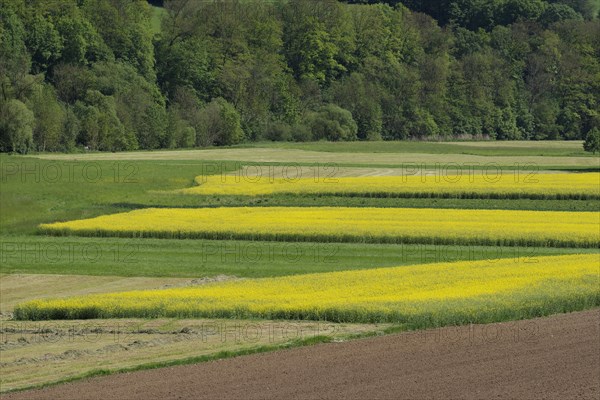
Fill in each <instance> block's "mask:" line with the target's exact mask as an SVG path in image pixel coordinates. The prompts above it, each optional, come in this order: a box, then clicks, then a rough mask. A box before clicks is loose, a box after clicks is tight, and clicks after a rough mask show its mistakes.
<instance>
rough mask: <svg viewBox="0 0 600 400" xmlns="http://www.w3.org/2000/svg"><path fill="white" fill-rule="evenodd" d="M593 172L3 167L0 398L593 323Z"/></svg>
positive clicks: (203, 161) (482, 159)
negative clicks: (227, 364)
mask: <svg viewBox="0 0 600 400" xmlns="http://www.w3.org/2000/svg"><path fill="white" fill-rule="evenodd" d="M578 145H579V146H580V145H581V144H580V143H578ZM281 146H284V147H287V148H284V149H281V148H279V147H281ZM221 160H228V161H221ZM598 160H599V159H598V157H592V156H588V155H586V154H584V153H582V152H581V151H579V150H578V147H577V146H575V145H574V144H573V143H572V142H565V143H553V142H539V143H528V144H527V145H524V144H522V143H459V144H457V143H405V142H400V143H390V144H387V143H386V144H382V143H340V144H335V143H307V144H290V143H286V144H264V145H260V147H258V148H229V149H214V150H212V149H211V150H192V151H162V152H139V153H137V152H134V153H111V154H93V153H91V154H68V155H56V154H47V155H40V156H38V157H17V156H6V155H0V172H1V176H0V180H1V182H2V185H1V190H0V201H1V202H2V207H0V259H1V260H0V261H1V262H0V289H1V294H2V296H0V311H1V315H0V325H1V326H0V333H1V334H2V335H3V336H2V342H1V343H0V352H1V355H2V360H1V361H0V372H1V374H0V385H1V388H0V390H1V391H2V392H3V393H4V392H7V391H12V390H16V389H23V388H28V387H33V386H44V385H47V384H50V383H52V382H59V381H66V380H71V379H78V378H81V377H84V376H93V375H102V374H108V373H112V372H118V371H125V370H135V369H147V368H155V367H160V366H166V365H175V364H186V363H195V362H200V361H206V360H211V359H216V358H226V357H232V356H235V355H241V354H248V353H254V352H263V351H267V350H276V349H281V348H287V347H295V346H300V345H307V344H313V343H320V342H331V341H346V340H350V339H353V338H357V337H363V336H372V335H382V334H390V333H394V332H400V331H406V330H415V329H423V328H432V327H434V328H436V327H440V326H453V325H468V324H472V323H491V322H498V321H510V320H522V319H528V318H534V317H540V316H546V315H552V314H556V313H564V312H573V311H581V310H587V309H597V308H598V307H599V306H600V252H599V247H600V233H599V232H600V207H599V205H600V193H599V191H600V181H599V180H600V173H599V172H600V165H599V163H598ZM417 162H418V163H419V164H415V163H417ZM472 162H475V163H478V164H477V165H476V166H475V167H473V166H469V165H467V164H463V163H472ZM456 163H459V165H458V168H457V165H456ZM527 163H529V164H527ZM531 163H534V164H533V165H532V164H531ZM436 164H439V165H438V166H436ZM490 166H493V167H494V171H501V173H500V174H496V175H495V176H496V177H497V178H493V177H491V176H490V175H489V174H491V170H490ZM459 171H460V172H459ZM459 177H460V178H459ZM515 177H516V179H515ZM184 239H185V240H184ZM65 319H68V321H63V320H65ZM526 322H527V321H524V322H523V323H526ZM121 324H124V325H121ZM117 325H118V326H119V327H116V328H115V326H117ZM124 326H126V327H124ZM239 326H241V327H243V328H242V331H240V330H239V329H238V328H237V327H239ZM257 326H259V327H267V328H269V327H271V328H272V327H278V328H277V329H280V327H281V326H287V327H288V330H289V332H291V331H293V332H295V334H293V335H292V334H287V333H286V334H284V335H283V334H277V335H274V336H272V335H271V336H272V337H271V336H269V335H270V334H269V333H268V332H269V331H268V329H267V330H265V331H264V332H266V333H265V335H266V336H262V337H261V338H259V339H258V340H256V338H255V336H256V335H255V336H252V335H251V334H252V333H254V334H255V333H256V327H257ZM484 326H485V325H484ZM132 327H134V328H132ZM290 327H292V328H290ZM243 329H246V331H245V333H244V331H243ZM260 330H261V332H262V328H261V329H260ZM289 332H288V333H289ZM93 335H96V336H95V337H97V339H95V341H94V340H91V338H92V336H93ZM115 335H117V336H118V340H117V341H116V342H115V341H114V337H115ZM223 335H224V336H223ZM248 335H250V336H248ZM223 337H224V338H225V340H223ZM340 362H341V363H346V362H347V360H346V361H340ZM432 379H434V378H433V377H432ZM26 393H28V392H25V393H23V394H26Z"/></svg>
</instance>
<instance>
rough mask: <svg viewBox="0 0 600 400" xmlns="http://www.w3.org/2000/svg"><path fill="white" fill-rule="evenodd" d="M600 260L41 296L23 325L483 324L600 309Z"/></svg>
mask: <svg viewBox="0 0 600 400" xmlns="http://www.w3.org/2000/svg"><path fill="white" fill-rule="evenodd" d="M599 261H600V255H599V254H587V255H566V256H553V257H540V258H537V259H519V260H514V259H512V260H507V259H499V260H485V261H474V262H473V261H472V262H455V263H436V264H424V265H415V266H403V267H393V268H380V269H371V270H360V271H344V272H328V273H319V274H308V275H297V276H288V277H280V278H263V279H248V280H241V281H234V282H228V283H214V284H207V285H205V286H201V287H191V288H190V287H188V288H176V289H163V290H149V291H132V292H123V293H113V294H97V295H87V296H83V297H72V298H66V299H55V300H33V301H29V302H27V303H23V304H20V305H18V306H17V307H16V308H15V317H16V318H18V319H31V320H40V319H85V318H115V317H117V318H118V317H140V318H155V317H211V318H212V317H219V318H253V317H260V318H270V319H311V320H328V321H337V322H397V323H406V324H409V325H410V326H413V327H418V328H424V327H429V326H438V325H447V324H464V323H471V322H477V323H484V322H490V321H499V320H507V319H519V318H529V317H535V316H541V315H547V314H551V313H556V312H568V311H574V310H581V309H586V308H590V307H594V306H598V305H600V286H599V285H598V283H599V281H598V280H599V275H598V263H599Z"/></svg>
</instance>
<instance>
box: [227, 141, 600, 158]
mask: <svg viewBox="0 0 600 400" xmlns="http://www.w3.org/2000/svg"><path fill="white" fill-rule="evenodd" d="M238 147H268V148H278V149H300V150H312V151H323V152H334V153H336V152H341V153H356V152H361V153H363V152H372V153H427V154H472V155H481V156H515V155H519V156H569V157H591V156H593V155H592V154H590V153H587V152H585V151H584V150H583V142H582V141H580V140H573V141H560V140H556V141H495V140H492V141H479V142H470V141H467V142H419V141H378V142H377V141H376V142H307V143H293V142H260V143H251V144H248V145H242V146H238Z"/></svg>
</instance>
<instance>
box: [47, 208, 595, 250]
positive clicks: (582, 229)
mask: <svg viewBox="0 0 600 400" xmlns="http://www.w3.org/2000/svg"><path fill="white" fill-rule="evenodd" d="M599 229H600V213H598V212H557V211H512V210H511V211H507V210H456V209H452V210H440V209H411V208H395V209H391V208H367V207H365V208H348V207H243V208H242V207H240V208H201V209H181V208H172V209H170V208H150V209H142V210H135V211H131V212H128V213H120V214H112V215H104V216H100V217H96V218H91V219H84V220H75V221H68V222H56V223H52V224H43V225H40V231H41V232H42V233H47V234H53V235H79V236H97V237H104V236H117V237H139V238H143V237H151V238H152V237H154V238H173V239H184V238H188V239H201V238H204V239H244V240H279V241H292V242H293V241H313V242H358V243H423V244H479V245H505V246H544V247H590V248H598V247H599V245H600V237H599V235H598V232H599Z"/></svg>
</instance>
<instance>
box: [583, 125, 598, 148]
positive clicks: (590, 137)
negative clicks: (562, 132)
mask: <svg viewBox="0 0 600 400" xmlns="http://www.w3.org/2000/svg"><path fill="white" fill-rule="evenodd" d="M583 148H584V150H585V151H589V152H590V153H594V154H596V153H598V152H600V130H599V129H598V128H594V129H592V130H590V131H589V132H588V133H587V136H586V138H585V142H584V143H583Z"/></svg>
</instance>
